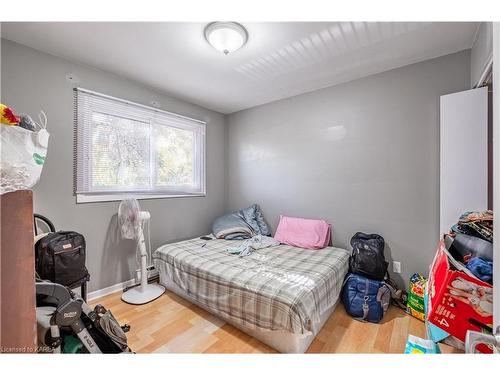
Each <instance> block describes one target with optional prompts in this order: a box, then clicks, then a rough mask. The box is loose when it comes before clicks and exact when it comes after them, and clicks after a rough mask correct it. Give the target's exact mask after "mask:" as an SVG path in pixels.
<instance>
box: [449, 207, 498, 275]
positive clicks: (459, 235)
mask: <svg viewBox="0 0 500 375" xmlns="http://www.w3.org/2000/svg"><path fill="white" fill-rule="evenodd" d="M445 245H446V248H447V250H448V251H449V253H450V254H451V256H452V257H453V258H454V260H455V261H457V262H459V264H458V266H459V267H458V268H462V267H461V266H464V267H465V268H466V269H467V270H468V271H469V272H470V273H471V274H472V275H474V276H475V277H477V278H478V279H480V280H482V281H484V282H487V283H489V284H492V283H493V212H492V211H490V210H487V211H481V212H465V213H464V214H463V215H462V216H460V219H459V220H458V223H457V224H455V225H453V226H452V227H451V230H450V233H449V234H447V235H445Z"/></svg>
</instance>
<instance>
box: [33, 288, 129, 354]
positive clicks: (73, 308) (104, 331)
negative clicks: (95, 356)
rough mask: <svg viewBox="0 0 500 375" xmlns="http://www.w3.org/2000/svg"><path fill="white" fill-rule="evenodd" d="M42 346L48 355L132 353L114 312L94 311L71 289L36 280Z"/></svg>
mask: <svg viewBox="0 0 500 375" xmlns="http://www.w3.org/2000/svg"><path fill="white" fill-rule="evenodd" d="M36 297H37V307H36V318H37V331H38V332H37V333H38V344H39V347H40V348H41V349H40V350H41V351H42V352H47V353H132V351H131V350H130V348H129V347H128V345H127V337H126V336H125V331H128V329H129V328H130V327H128V326H127V325H125V326H123V327H122V326H120V324H118V322H117V321H116V319H115V318H114V316H113V315H112V314H111V311H108V310H106V309H105V308H104V307H103V306H101V305H97V306H96V307H95V308H94V309H93V310H92V309H91V308H90V307H89V306H88V305H87V304H86V303H85V302H84V301H83V299H81V298H79V297H77V296H76V295H75V294H74V293H73V292H72V291H71V289H69V288H66V287H64V286H62V285H60V284H56V283H52V282H50V281H43V280H40V279H37V280H36Z"/></svg>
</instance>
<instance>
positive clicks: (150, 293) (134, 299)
mask: <svg viewBox="0 0 500 375" xmlns="http://www.w3.org/2000/svg"><path fill="white" fill-rule="evenodd" d="M164 292H165V287H164V286H161V285H160V284H147V285H146V286H144V287H142V286H140V285H138V286H136V287H134V288H130V289H129V290H127V291H126V292H125V293H123V294H122V301H124V302H127V303H130V304H132V305H143V304H145V303H148V302H151V301H153V300H155V299H157V298H158V297H160V296H161V295H162V294H163V293H164Z"/></svg>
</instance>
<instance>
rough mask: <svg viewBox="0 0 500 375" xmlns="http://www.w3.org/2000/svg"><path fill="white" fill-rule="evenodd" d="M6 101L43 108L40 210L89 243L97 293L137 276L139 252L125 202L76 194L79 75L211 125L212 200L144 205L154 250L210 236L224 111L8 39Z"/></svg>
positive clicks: (219, 185) (89, 84) (95, 86)
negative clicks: (70, 78)
mask: <svg viewBox="0 0 500 375" xmlns="http://www.w3.org/2000/svg"><path fill="white" fill-rule="evenodd" d="M1 42H2V46H1V58H2V64H1V95H2V97H1V101H2V102H3V103H6V104H8V105H10V106H12V107H13V108H14V109H15V110H16V111H18V112H20V113H28V114H32V115H36V114H37V113H38V111H40V110H41V109H43V110H44V111H45V112H46V114H47V117H48V130H49V132H50V133H51V137H50V143H49V151H48V155H47V159H46V164H45V166H44V170H43V174H42V178H41V180H40V182H39V183H38V184H37V185H36V187H35V189H34V204H35V211H36V212H38V213H41V214H44V215H46V216H48V217H49V218H51V219H52V220H53V221H54V223H55V225H56V227H57V228H58V229H66V230H75V231H78V232H80V233H82V234H84V235H85V237H86V239H87V249H88V255H87V264H88V268H89V270H90V273H91V276H92V279H91V281H90V285H89V290H90V291H93V290H97V289H101V288H104V287H107V286H110V285H113V284H116V283H118V282H122V281H125V280H129V279H130V278H132V277H133V274H132V270H134V269H135V257H134V254H135V250H134V246H133V243H132V242H131V241H123V240H120V239H119V236H118V232H117V230H116V229H117V228H116V216H114V215H115V213H116V212H117V210H118V204H119V202H111V203H87V204H78V205H77V204H76V203H75V197H74V196H73V182H72V181H73V174H72V171H73V164H72V160H73V90H72V89H73V87H72V86H71V85H70V84H68V83H67V82H66V80H65V76H66V74H68V73H73V74H76V75H77V76H78V77H79V78H80V79H81V80H82V82H81V86H82V87H85V88H87V89H91V90H95V91H98V92H102V93H105V94H109V95H113V96H116V97H120V98H124V99H129V100H132V101H136V102H139V103H143V104H149V103H150V102H151V101H152V100H156V101H158V102H159V103H160V104H161V106H162V108H163V109H166V110H169V111H172V112H176V113H180V114H183V115H186V116H191V117H194V118H198V119H203V120H206V121H208V124H207V196H206V197H202V198H200V197H198V198H171V199H155V200H143V201H141V202H140V203H141V206H142V208H143V209H145V210H148V211H150V212H151V217H152V220H151V240H152V245H153V248H156V247H157V246H159V245H160V244H163V243H166V242H171V241H175V240H178V239H183V238H186V237H194V236H199V235H200V234H203V233H208V232H210V230H211V229H210V228H211V222H212V221H213V219H214V218H215V217H217V216H218V215H220V214H222V212H223V210H224V187H225V186H224V137H225V119H224V116H223V115H222V114H219V113H215V112H212V111H210V110H207V109H204V108H201V107H199V106H196V105H193V104H190V103H186V102H183V101H181V100H177V99H174V98H172V97H169V96H165V95H162V94H158V93H156V92H154V91H152V90H150V89H148V88H145V87H143V86H141V85H140V84H137V83H135V82H131V81H128V80H126V79H124V78H121V77H118V76H115V75H113V74H110V73H106V72H101V71H98V70H94V69H89V68H86V67H83V66H81V65H77V64H74V63H71V62H68V61H65V60H63V59H60V58H56V57H54V56H51V55H48V54H45V53H41V52H38V51H36V50H34V49H31V48H28V47H24V46H21V45H19V44H16V43H13V42H10V41H6V40H1ZM166 74H168V73H166Z"/></svg>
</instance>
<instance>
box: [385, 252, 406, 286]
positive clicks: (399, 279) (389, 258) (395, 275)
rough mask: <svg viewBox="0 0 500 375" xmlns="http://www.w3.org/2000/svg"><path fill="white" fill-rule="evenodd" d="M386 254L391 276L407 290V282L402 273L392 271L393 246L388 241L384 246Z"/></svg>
mask: <svg viewBox="0 0 500 375" xmlns="http://www.w3.org/2000/svg"><path fill="white" fill-rule="evenodd" d="M384 256H385V260H386V261H387V262H388V263H389V268H388V269H387V270H388V271H389V274H390V276H391V279H392V280H394V282H395V283H396V284H397V285H398V286H399V287H400V288H402V289H403V290H406V284H405V281H404V280H403V277H402V276H401V274H398V273H394V272H392V271H391V270H392V260H393V259H392V249H391V246H390V245H389V244H388V243H387V242H386V243H385V247H384Z"/></svg>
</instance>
